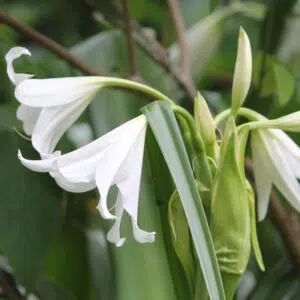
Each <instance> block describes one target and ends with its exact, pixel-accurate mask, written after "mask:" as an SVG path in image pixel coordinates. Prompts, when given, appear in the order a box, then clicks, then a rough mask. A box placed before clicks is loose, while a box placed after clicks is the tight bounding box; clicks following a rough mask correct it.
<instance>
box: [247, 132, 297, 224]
mask: <svg viewBox="0 0 300 300" xmlns="http://www.w3.org/2000/svg"><path fill="white" fill-rule="evenodd" d="M251 135H252V136H251V148H252V159H253V172H254V178H255V185H256V191H257V198H258V219H259V220H260V221H261V220H263V219H264V217H265V216H266V213H267V209H268V204H269V199H270V193H271V188H272V184H274V185H275V186H276V187H277V188H278V190H279V191H280V192H281V193H282V195H283V196H284V197H285V198H286V199H287V200H288V201H289V202H290V203H291V205H292V206H293V207H294V208H295V209H296V210H298V211H300V185H299V183H298V181H297V178H300V148H299V147H298V146H297V145H296V144H295V143H294V141H293V140H292V139H291V138H289V136H288V135H287V134H285V133H284V132H283V131H282V130H279V129H259V130H253V131H252V134H251Z"/></svg>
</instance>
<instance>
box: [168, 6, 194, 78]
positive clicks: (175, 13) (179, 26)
mask: <svg viewBox="0 0 300 300" xmlns="http://www.w3.org/2000/svg"><path fill="white" fill-rule="evenodd" d="M167 4H168V9H169V13H170V16H171V18H172V21H173V23H174V26H175V30H176V35H177V40H178V44H179V48H180V67H181V70H182V72H183V73H184V74H185V75H186V76H188V74H189V73H190V62H189V55H188V47H187V44H186V41H185V36H184V31H185V29H184V22H183V18H182V15H181V13H180V8H179V4H178V1H177V0H167Z"/></svg>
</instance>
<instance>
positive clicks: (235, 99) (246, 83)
mask: <svg viewBox="0 0 300 300" xmlns="http://www.w3.org/2000/svg"><path fill="white" fill-rule="evenodd" d="M251 74H252V54H251V45H250V41H249V38H248V36H247V34H246V32H245V31H244V29H243V28H242V27H241V28H240V34H239V41H238V53H237V58H236V62H235V69H234V75H233V84H232V103H231V110H232V115H233V116H235V115H236V114H237V112H238V110H239V108H240V107H241V106H242V105H243V102H244V101H245V99H246V96H247V94H248V91H249V87H250V83H251Z"/></svg>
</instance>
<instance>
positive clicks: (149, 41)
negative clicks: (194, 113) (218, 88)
mask: <svg viewBox="0 0 300 300" xmlns="http://www.w3.org/2000/svg"><path fill="white" fill-rule="evenodd" d="M86 1H87V3H88V4H89V5H90V6H92V7H93V8H94V9H98V10H100V11H102V10H104V9H106V10H107V9H109V10H110V14H107V15H106V16H105V17H106V19H107V21H108V22H110V23H111V24H113V25H114V26H115V27H117V28H120V27H121V28H122V26H123V24H121V23H120V22H118V19H121V18H122V13H121V11H120V10H119V9H118V7H116V6H114V5H113V4H112V3H107V2H105V4H103V6H101V3H99V1H98V2H93V1H92V0H86ZM112 11H113V13H114V15H113V16H112V14H113V13H112ZM131 26H132V28H133V35H134V38H135V39H136V41H137V43H138V44H139V46H140V47H141V49H142V50H143V51H144V52H145V53H146V54H147V55H148V56H150V57H151V58H152V59H153V60H154V61H156V62H157V63H159V64H160V65H161V66H162V67H163V68H164V69H165V70H166V71H167V72H169V73H170V75H171V76H172V77H173V78H174V79H175V81H176V82H177V83H178V85H179V86H181V87H182V89H183V90H184V92H185V94H186V95H187V96H188V98H189V100H190V101H193V100H194V97H195V96H196V92H195V89H194V88H193V87H192V86H191V85H190V84H189V82H188V81H187V80H186V77H185V76H184V74H182V72H181V71H180V70H179V69H178V68H177V66H175V65H174V64H173V63H172V62H171V60H170V58H169V56H168V53H167V50H166V49H165V48H164V47H163V46H162V45H161V44H160V43H159V42H158V41H157V40H156V39H155V37H153V36H150V35H147V34H145V31H144V30H143V27H142V26H141V25H140V24H139V23H138V22H136V21H132V20H131Z"/></svg>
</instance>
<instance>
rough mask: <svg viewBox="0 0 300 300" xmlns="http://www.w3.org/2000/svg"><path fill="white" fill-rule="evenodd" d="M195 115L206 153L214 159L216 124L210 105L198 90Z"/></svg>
mask: <svg viewBox="0 0 300 300" xmlns="http://www.w3.org/2000/svg"><path fill="white" fill-rule="evenodd" d="M194 103H195V105H194V115H195V120H196V125H197V130H198V132H199V133H200V135H201V136H202V139H203V142H204V145H205V149H206V154H207V155H208V156H210V157H212V158H213V159H215V158H216V148H217V147H218V145H217V142H216V140H217V138H216V133H215V124H214V120H213V117H212V115H211V113H210V110H209V108H208V105H207V103H206V101H205V99H204V98H203V97H202V95H201V94H200V93H199V92H198V93H197V96H196V98H195V102H194Z"/></svg>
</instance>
